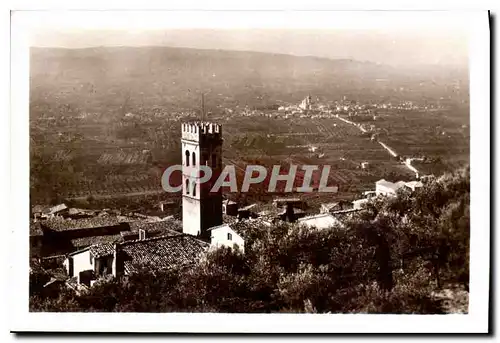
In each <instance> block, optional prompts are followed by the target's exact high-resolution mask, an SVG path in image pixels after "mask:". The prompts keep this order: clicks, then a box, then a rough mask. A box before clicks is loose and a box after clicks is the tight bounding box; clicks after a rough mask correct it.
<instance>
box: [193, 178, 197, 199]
mask: <svg viewBox="0 0 500 343" xmlns="http://www.w3.org/2000/svg"><path fill="white" fill-rule="evenodd" d="M193 196H194V197H195V196H196V181H193Z"/></svg>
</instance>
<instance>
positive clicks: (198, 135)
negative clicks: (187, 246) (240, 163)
mask: <svg viewBox="0 0 500 343" xmlns="http://www.w3.org/2000/svg"><path fill="white" fill-rule="evenodd" d="M181 146H182V182H183V183H182V232H183V233H187V234H191V235H194V236H200V237H201V238H205V239H209V238H210V234H209V232H208V229H209V228H210V227H213V226H217V225H221V224H222V190H221V189H219V190H218V191H217V192H210V190H211V189H212V186H213V184H214V183H215V180H217V178H218V177H219V175H220V173H221V170H222V126H221V125H219V124H215V123H210V122H193V123H183V124H182V140H181ZM201 165H206V166H209V167H210V168H211V169H212V178H211V179H210V180H209V181H207V182H204V183H203V184H200V183H199V182H198V180H199V178H200V176H202V175H200V166H201Z"/></svg>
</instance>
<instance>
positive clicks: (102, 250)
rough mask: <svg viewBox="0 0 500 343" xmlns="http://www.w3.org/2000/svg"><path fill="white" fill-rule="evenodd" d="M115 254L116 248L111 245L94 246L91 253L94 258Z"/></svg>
mask: <svg viewBox="0 0 500 343" xmlns="http://www.w3.org/2000/svg"><path fill="white" fill-rule="evenodd" d="M114 252H115V248H114V245H113V244H111V243H101V244H94V245H92V246H91V247H90V253H91V254H92V256H94V258H99V257H104V256H109V255H113V253H114Z"/></svg>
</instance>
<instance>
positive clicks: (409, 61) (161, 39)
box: [32, 29, 467, 66]
mask: <svg viewBox="0 0 500 343" xmlns="http://www.w3.org/2000/svg"><path fill="white" fill-rule="evenodd" d="M32 45H33V46H45V47H65V48H85V47H93V46H172V47H187V48H199V49H224V50H244V51H261V52H271V53H283V54H292V55H299V56H317V57H326V58H333V59H338V58H348V59H355V60H360V61H369V62H375V63H384V64H389V65H393V66H411V65H415V64H421V65H422V64H423V65H428V64H431V65H450V66H465V65H467V44H466V39H465V37H464V36H463V35H460V34H453V33H448V34H446V33H443V32H426V31H423V32H397V31H393V32H389V31H387V30H386V31H380V30H379V31H373V30H293V29H292V30H283V29H255V30H253V29H248V30H245V29H240V30H210V29H191V30H190V29H181V30H175V29H170V30H152V31H150V30H144V31H141V30H134V31H127V30H69V31H63V32H61V31H58V32H38V33H37V34H35V35H34V37H33V40H32Z"/></svg>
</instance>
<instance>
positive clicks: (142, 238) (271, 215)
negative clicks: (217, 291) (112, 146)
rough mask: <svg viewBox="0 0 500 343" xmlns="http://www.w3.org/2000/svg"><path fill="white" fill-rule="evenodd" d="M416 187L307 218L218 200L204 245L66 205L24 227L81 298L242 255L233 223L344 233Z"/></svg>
mask: <svg viewBox="0 0 500 343" xmlns="http://www.w3.org/2000/svg"><path fill="white" fill-rule="evenodd" d="M418 187H422V183H421V182H419V181H411V182H403V181H400V182H396V183H392V182H389V181H386V180H379V181H377V182H376V183H375V191H369V192H365V193H364V195H365V197H364V198H362V199H359V200H354V201H352V202H349V201H338V202H331V203H323V204H321V207H320V209H319V212H320V213H316V214H311V212H310V211H308V210H310V209H308V205H307V202H306V201H304V200H302V199H300V198H278V199H275V200H274V201H273V203H272V205H270V206H269V205H267V206H266V207H265V209H264V210H263V209H262V206H261V205H259V204H252V205H248V206H243V207H239V206H238V203H236V202H234V201H231V200H224V201H223V204H222V208H221V211H222V212H223V221H224V223H223V224H222V225H218V226H214V227H212V228H210V229H209V232H210V235H209V239H208V240H207V239H205V240H203V239H200V238H199V237H197V236H193V235H190V234H186V233H183V232H182V222H181V221H180V220H177V219H174V218H173V217H172V216H167V217H163V218H161V217H150V216H145V215H141V214H138V213H136V214H133V213H132V214H128V215H119V214H117V213H116V212H114V211H110V210H101V211H95V210H86V209H75V208H68V207H67V206H66V205H65V204H60V205H57V206H53V207H49V208H40V207H34V208H33V209H32V219H31V222H30V245H31V251H30V253H31V255H32V257H34V258H40V257H41V258H47V256H49V257H50V256H52V257H59V258H62V259H63V266H64V269H65V271H66V274H67V278H66V280H64V279H62V278H60V277H59V281H60V282H65V283H66V284H67V285H68V286H69V287H71V288H73V289H75V290H77V291H81V290H84V289H86V288H88V287H90V286H92V285H93V284H94V282H96V280H99V279H100V278H103V277H109V276H113V277H119V276H121V275H128V274H130V273H132V272H133V271H134V270H135V268H137V267H138V266H143V267H144V266H149V267H151V268H156V269H158V268H172V267H174V266H188V265H190V264H192V263H195V262H196V261H198V260H199V259H200V258H201V256H202V255H203V254H204V253H205V252H207V251H208V250H210V248H218V247H221V246H226V247H231V248H237V249H239V250H240V251H241V252H243V253H244V252H245V238H246V237H245V231H244V230H241V229H240V228H241V226H240V225H239V223H241V222H248V223H254V224H258V225H261V226H265V227H271V226H272V225H273V224H274V223H276V222H278V221H287V222H293V223H297V224H298V225H303V226H305V227H308V228H311V229H313V228H315V229H325V228H329V227H332V226H336V227H340V228H341V227H343V221H344V220H345V219H346V218H349V217H350V216H352V215H353V214H354V213H357V212H359V211H362V210H363V209H364V204H366V203H367V202H368V201H370V199H371V198H373V197H375V196H389V197H390V196H396V194H397V191H398V190H399V189H400V188H407V189H408V190H410V191H414V190H415V189H417V188H418Z"/></svg>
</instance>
